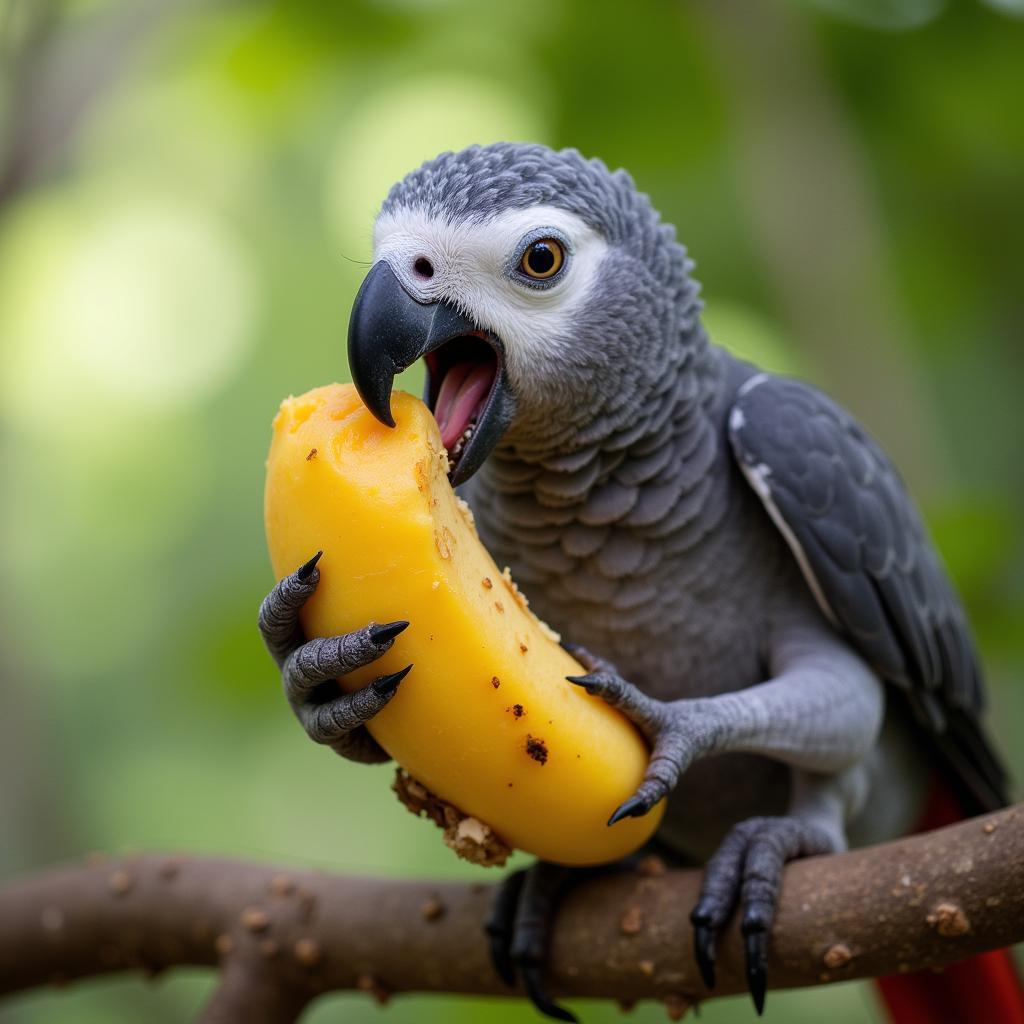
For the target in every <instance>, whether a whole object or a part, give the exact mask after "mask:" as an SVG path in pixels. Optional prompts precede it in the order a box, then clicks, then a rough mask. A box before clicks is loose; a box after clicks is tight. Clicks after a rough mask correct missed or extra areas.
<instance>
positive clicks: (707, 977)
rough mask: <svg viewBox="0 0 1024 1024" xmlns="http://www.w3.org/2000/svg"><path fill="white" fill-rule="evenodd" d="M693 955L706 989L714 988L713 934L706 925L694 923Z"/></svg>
mask: <svg viewBox="0 0 1024 1024" xmlns="http://www.w3.org/2000/svg"><path fill="white" fill-rule="evenodd" d="M693 955H694V957H695V959H696V961H697V969H698V970H699V971H700V976H701V978H703V979H704V984H705V985H706V986H707V987H708V988H714V987H715V981H716V979H715V932H714V929H712V928H711V927H710V926H709V925H707V924H697V923H694V926H693Z"/></svg>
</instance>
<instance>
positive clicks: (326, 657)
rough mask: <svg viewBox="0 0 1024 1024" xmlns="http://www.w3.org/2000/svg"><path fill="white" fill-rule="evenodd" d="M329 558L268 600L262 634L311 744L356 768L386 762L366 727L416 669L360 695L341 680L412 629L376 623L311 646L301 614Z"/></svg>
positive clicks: (313, 562)
mask: <svg viewBox="0 0 1024 1024" xmlns="http://www.w3.org/2000/svg"><path fill="white" fill-rule="evenodd" d="M322 554H323V552H319V551H318V552H317V553H316V555H314V556H313V557H312V558H311V559H310V560H309V561H308V562H306V563H305V564H304V565H301V566H300V567H299V568H298V569H297V570H296V571H295V572H293V573H291V574H290V575H289V576H285V577H284V579H282V580H281V581H280V582H279V583H278V584H277V585H276V586H275V587H274V589H273V590H271V592H270V593H269V594H268V595H267V597H266V598H265V599H264V601H263V604H262V605H261V607H260V614H259V629H260V633H261V635H262V636H263V641H264V643H265V644H266V646H267V650H268V651H270V654H271V656H272V657H273V659H274V661H275V662H276V663H277V666H278V668H279V669H280V670H281V680H282V683H283V684H284V692H285V696H286V697H287V698H288V703H289V704H290V705H291V708H292V710H293V711H294V712H295V716H296V717H297V718H298V720H299V722H300V723H301V724H302V727H303V728H304V729H305V730H306V734H307V735H308V736H309V737H310V739H312V740H313V741H314V742H316V743H322V744H325V745H326V746H329V747H331V748H332V749H333V750H335V751H337V752H338V753H339V754H341V755H342V756H343V757H347V758H349V759H350V760H354V761H363V762H366V763H380V762H382V761H387V760H388V755H387V753H385V751H384V750H383V749H382V748H381V747H380V746H379V745H378V744H377V742H376V740H374V739H373V737H372V736H371V735H370V734H369V732H367V730H366V723H367V722H368V721H369V720H370V719H371V718H373V716H374V715H376V714H377V712H378V711H380V709H381V708H383V707H384V706H385V705H386V704H387V703H388V702H389V701H390V700H391V698H392V697H394V695H395V693H396V692H397V690H398V686H399V683H401V681H402V680H403V679H404V678H405V676H406V675H407V674H408V672H409V669H411V668H412V665H408V666H406V667H405V668H404V669H402V670H401V671H399V672H392V673H390V674H388V675H383V676H380V677H379V678H377V679H375V680H373V682H371V683H370V684H369V685H368V686H365V687H363V689H361V690H357V691H356V692H354V693H342V692H341V689H340V687H339V686H338V683H337V679H338V677H339V676H343V675H345V674H347V673H349V672H352V671H354V670H355V669H357V668H362V667H363V666H364V665H369V664H370V663H371V662H373V661H375V660H376V659H377V658H379V657H380V656H381V655H382V654H384V652H385V651H387V650H389V649H390V647H391V645H392V644H393V643H394V640H395V637H396V636H398V634H399V633H401V632H402V630H404V629H405V628H406V627H407V626H408V625H409V623H408V622H404V621H398V622H388V623H383V624H380V625H378V624H375V623H370V624H369V625H368V626H364V627H363V628H362V629H357V630H355V631H354V632H352V633H346V634H344V635H342V636H332V637H317V638H315V639H313V640H309V641H306V640H305V637H304V636H303V633H302V627H301V626H300V624H299V612H300V611H301V610H302V607H303V606H304V605H305V603H306V601H308V600H309V598H310V597H312V595H313V593H314V592H315V591H316V587H317V583H319V581H320V571H319V570H318V569H317V567H316V566H317V562H318V561H319V560H320V556H321V555H322Z"/></svg>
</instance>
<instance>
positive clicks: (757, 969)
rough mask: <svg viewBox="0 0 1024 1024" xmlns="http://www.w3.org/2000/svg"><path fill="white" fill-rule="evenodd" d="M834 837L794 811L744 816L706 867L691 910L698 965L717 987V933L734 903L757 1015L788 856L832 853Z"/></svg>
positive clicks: (708, 981)
mask: <svg viewBox="0 0 1024 1024" xmlns="http://www.w3.org/2000/svg"><path fill="white" fill-rule="evenodd" d="M835 849H836V844H835V841H834V839H833V838H832V837H831V836H830V835H829V834H828V833H827V832H826V831H825V830H824V829H822V828H820V827H819V826H817V825H814V824H812V823H810V822H806V821H803V820H802V819H800V818H795V817H781V818H748V819H747V820H746V821H743V822H740V824H738V825H736V826H735V827H734V828H733V829H732V831H731V832H729V834H728V835H727V836H726V837H725V839H724V840H723V841H722V845H721V846H719V848H718V850H717V851H716V853H715V854H714V856H712V858H711V859H710V860H709V861H708V863H707V867H706V868H705V869H704V881H703V884H702V885H701V894H700V899H699V901H698V902H697V906H696V907H694V909H693V912H692V913H691V914H690V923H691V924H692V925H693V946H694V953H695V956H696V960H697V967H698V969H699V970H700V975H701V977H702V978H703V979H704V984H705V985H707V987H708V988H714V987H715V937H716V934H717V933H718V932H719V931H720V930H721V928H722V927H723V925H724V924H725V922H726V921H727V920H728V918H729V916H730V915H731V914H732V912H733V909H734V907H735V906H736V904H737V903H739V904H740V906H741V909H742V914H743V916H742V919H741V924H740V930H741V931H742V933H743V947H744V954H745V960H746V975H747V988H748V989H749V991H750V995H751V998H752V999H753V1000H754V1008H755V1009H756V1010H757V1013H758V1015H760V1014H761V1013H762V1012H763V1011H764V1000H765V993H766V992H767V988H768V942H769V937H770V933H771V928H772V923H773V922H774V920H775V910H776V907H777V904H778V898H779V889H780V887H781V884H782V869H783V868H784V867H785V865H786V862H787V861H790V860H794V859H796V858H798V857H812V856H815V855H816V854H823V853H833V852H834V851H835Z"/></svg>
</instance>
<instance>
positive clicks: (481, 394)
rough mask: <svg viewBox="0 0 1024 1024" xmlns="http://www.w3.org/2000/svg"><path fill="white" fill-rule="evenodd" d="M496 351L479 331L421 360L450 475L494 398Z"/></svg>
mask: <svg viewBox="0 0 1024 1024" xmlns="http://www.w3.org/2000/svg"><path fill="white" fill-rule="evenodd" d="M498 352H499V349H498V347H497V346H496V345H494V344H492V343H491V341H490V340H489V338H488V336H487V335H486V334H484V333H483V332H480V334H464V335H460V336H459V337H456V338H452V339H451V340H450V341H446V342H444V344H442V345H440V346H439V347H438V348H436V349H434V350H433V351H432V352H428V353H427V354H426V356H425V357H424V361H425V363H426V366H427V385H426V400H427V405H428V406H429V408H430V410H431V412H433V414H434V418H435V419H436V420H437V425H438V427H439V428H440V430H441V443H442V444H443V445H444V446H445V449H446V450H447V452H448V460H449V462H450V463H451V469H450V474H451V475H453V476H454V475H455V472H456V470H457V468H458V465H459V462H460V461H461V459H462V457H463V456H464V454H465V453H466V451H467V450H468V448H469V447H470V445H471V443H472V441H473V437H474V435H475V433H476V429H477V425H478V424H479V423H480V422H481V420H482V419H483V418H484V416H485V415H486V413H487V410H488V406H489V405H490V403H491V401H492V399H493V397H494V392H495V384H496V382H497V380H498V374H499V371H500V369H501V365H500V362H499V355H498Z"/></svg>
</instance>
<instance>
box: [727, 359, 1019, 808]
mask: <svg viewBox="0 0 1024 1024" xmlns="http://www.w3.org/2000/svg"><path fill="white" fill-rule="evenodd" d="M729 438H730V441H731V443H732V447H733V452H734V454H735V457H736V459H737V461H738V462H739V465H740V468H741V469H742V471H743V474H744V475H745V477H746V478H747V481H748V482H749V483H750V485H751V486H752V487H753V489H754V490H755V491H756V492H757V494H758V496H759V497H760V499H761V501H762V502H763V504H764V506H765V509H766V510H767V512H768V514H769V515H770V516H771V518H772V520H773V521H774V523H775V525H776V526H777V527H778V529H779V530H780V532H781V533H782V534H783V536H784V537H785V539H786V541H787V543H788V545H789V547H790V549H791V550H792V552H793V554H794V556H795V557H796V559H797V561H798V562H799V564H800V568H801V570H802V572H803V574H804V577H805V579H806V580H807V583H808V585H809V586H810V588H811V590H812V592H813V593H814V596H815V599H816V600H817V602H818V604H819V606H820V607H821V609H822V611H823V612H824V614H825V615H826V616H827V617H828V619H829V620H830V621H831V622H832V623H833V625H835V626H836V628H837V629H839V630H840V631H841V632H843V633H845V634H846V635H847V636H848V637H849V638H850V640H851V642H852V643H853V645H854V647H855V648H856V649H857V650H858V651H859V652H860V654H861V655H862V656H863V657H864V658H865V660H866V661H867V662H868V663H869V664H871V666H872V667H873V668H874V669H875V671H876V672H878V674H879V675H880V676H881V677H882V678H883V679H885V680H886V681H888V682H891V683H893V684H895V685H896V687H898V688H899V690H900V691H901V692H902V693H903V694H904V695H905V697H906V699H907V701H908V703H909V705H910V707H911V708H912V710H913V713H914V715H915V717H916V719H917V721H918V722H919V723H920V725H921V726H922V727H923V728H924V729H925V731H926V733H927V735H928V736H929V737H930V739H931V740H932V742H933V744H934V747H935V749H936V750H937V751H938V753H939V754H940V755H941V757H942V759H943V761H944V762H945V765H946V767H947V768H949V769H951V772H950V776H951V782H953V784H954V786H955V788H956V790H957V794H958V796H960V797H961V799H964V800H966V801H967V807H966V808H965V810H967V811H968V812H969V813H971V812H973V813H982V812H983V811H986V810H993V809H995V808H997V807H1001V806H1004V805H1005V804H1006V802H1007V798H1006V792H1005V790H1006V775H1005V772H1004V770H1003V768H1002V766H1001V764H1000V762H999V759H998V757H997V756H996V754H995V753H994V751H993V749H992V747H991V745H990V744H989V742H988V740H987V738H986V736H985V734H984V732H983V730H982V726H981V722H980V718H979V716H980V713H981V711H982V708H983V705H984V690H983V685H982V679H981V670H980V667H979V664H978V657H977V653H976V651H975V647H974V641H973V639H972V636H971V632H970V628H969V626H968V624H967V619H966V616H965V615H964V611H963V607H962V606H961V604H960V600H959V598H958V597H957V594H956V592H955V590H954V589H953V586H952V584H951V583H950V580H949V577H948V576H947V574H946V571H945V569H944V568H943V565H942V563H941V560H940V558H939V555H938V552H937V551H936V549H935V547H934V545H933V544H932V543H931V541H930V539H929V537H928V535H927V532H926V530H925V527H924V524H923V522H922V520H921V517H920V515H919V513H918V511H917V509H916V508H915V507H914V503H913V502H912V500H911V499H910V497H909V495H908V494H907V492H906V489H905V488H904V485H903V482H902V481H901V479H900V477H899V474H898V473H897V471H896V469H895V467H894V466H893V464H892V463H891V462H890V460H889V458H888V457H887V456H886V455H885V453H884V452H883V451H882V449H881V448H880V447H879V445H878V444H877V443H876V442H875V441H874V440H873V439H872V438H871V437H870V436H869V435H868V434H867V433H866V432H865V431H864V429H863V428H862V427H861V426H860V425H859V424H858V423H857V422H856V421H855V420H854V419H853V417H852V416H851V415H850V414H849V413H848V412H846V410H844V409H843V408H841V407H840V406H839V405H837V404H836V403H835V402H833V401H832V400H831V399H830V398H828V397H827V396H826V395H824V394H822V393H821V392H820V391H817V390H816V389H815V388H813V387H811V386H810V385H808V384H805V383H803V382H801V381H797V380H791V379H787V378H781V377H773V376H771V375H769V374H758V375H757V376H755V377H752V378H750V379H749V380H748V381H747V382H746V383H745V384H744V385H743V387H742V388H741V389H740V390H739V392H738V394H737V399H736V402H735V403H734V405H733V407H732V410H731V413H730V417H729Z"/></svg>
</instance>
